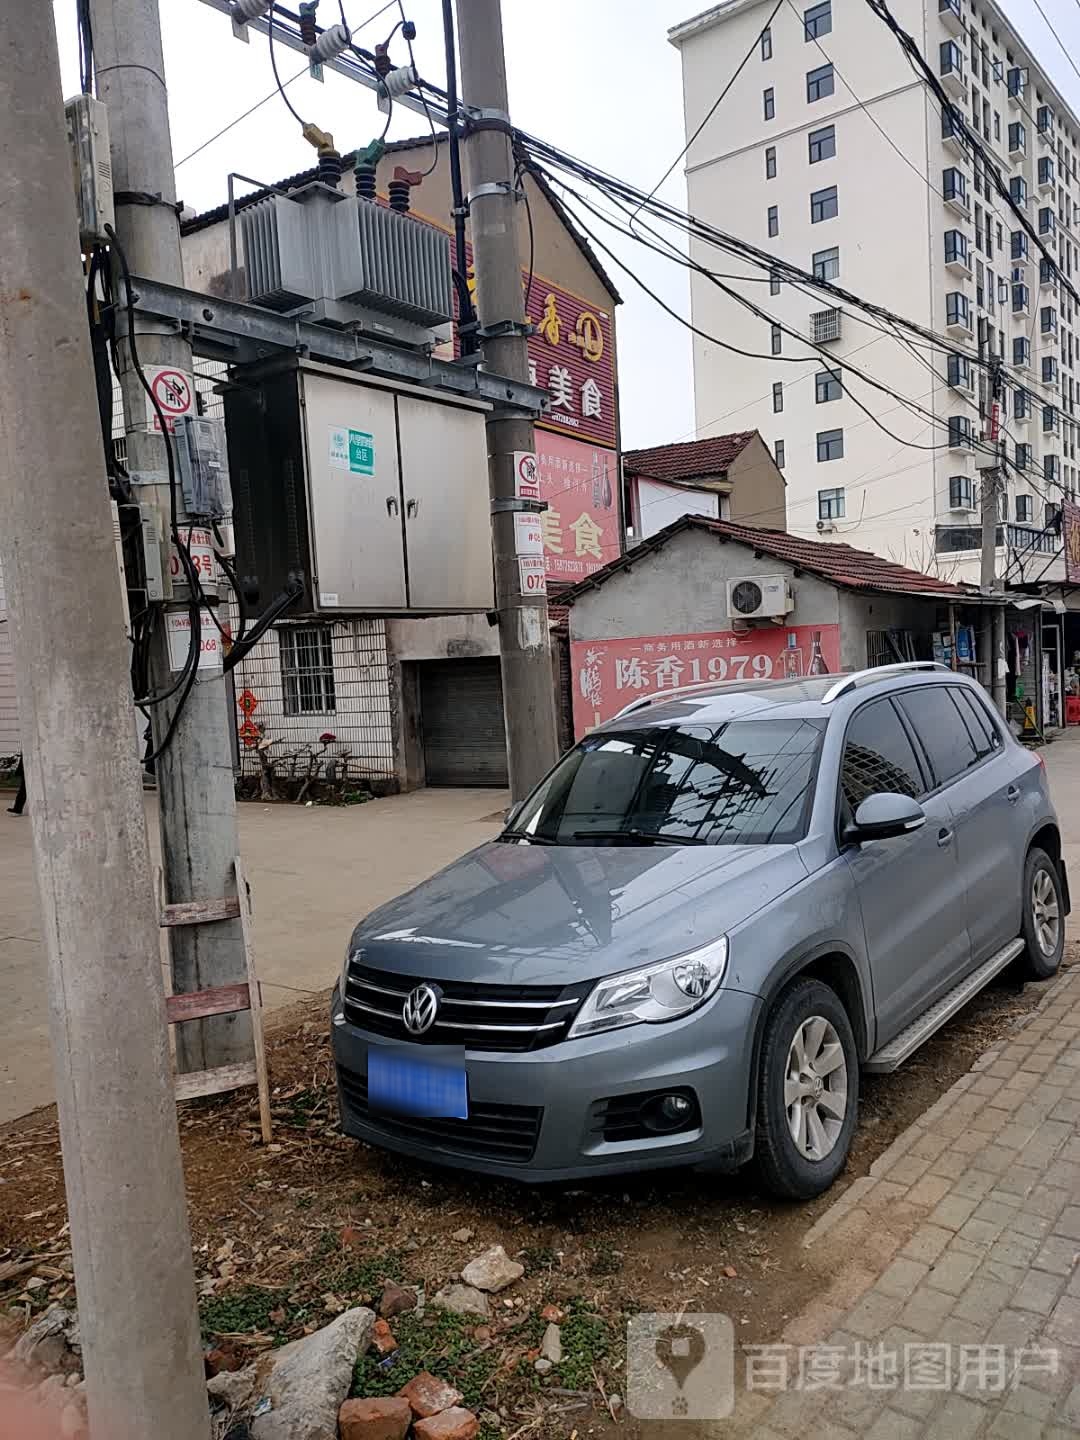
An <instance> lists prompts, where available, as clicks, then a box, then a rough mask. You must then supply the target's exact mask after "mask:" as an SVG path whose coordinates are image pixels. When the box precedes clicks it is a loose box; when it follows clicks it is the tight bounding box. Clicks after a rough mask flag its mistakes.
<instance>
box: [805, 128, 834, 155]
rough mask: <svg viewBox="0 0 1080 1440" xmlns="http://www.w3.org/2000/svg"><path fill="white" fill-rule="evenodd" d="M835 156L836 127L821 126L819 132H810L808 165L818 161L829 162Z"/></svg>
mask: <svg viewBox="0 0 1080 1440" xmlns="http://www.w3.org/2000/svg"><path fill="white" fill-rule="evenodd" d="M835 154H836V126H835V125H823V126H822V127H821V129H820V130H811V131H810V164H811V165H816V164H817V163H818V161H819V160H831V159H832V158H833V156H834V155H835Z"/></svg>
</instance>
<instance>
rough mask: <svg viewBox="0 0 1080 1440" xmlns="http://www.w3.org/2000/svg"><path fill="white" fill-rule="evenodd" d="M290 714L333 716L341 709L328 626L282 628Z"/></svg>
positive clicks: (284, 681)
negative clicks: (336, 689) (336, 690)
mask: <svg viewBox="0 0 1080 1440" xmlns="http://www.w3.org/2000/svg"><path fill="white" fill-rule="evenodd" d="M278 644H279V646H280V652H281V682H282V688H283V690H284V693H285V714H286V715H330V714H332V713H333V712H334V710H336V708H337V697H336V694H335V690H334V650H333V645H332V643H331V638H330V628H329V626H327V625H305V626H291V625H283V626H281V627H280V628H279V630H278Z"/></svg>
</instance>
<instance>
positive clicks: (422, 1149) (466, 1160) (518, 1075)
mask: <svg viewBox="0 0 1080 1440" xmlns="http://www.w3.org/2000/svg"><path fill="white" fill-rule="evenodd" d="M761 1003H762V1002H761V1000H760V998H759V997H757V996H755V995H747V994H744V993H743V992H741V991H735V990H731V991H729V990H722V991H721V992H720V993H719V994H718V995H717V996H716V997H715V999H714V1000H712V1001H711V1002H710V1003H709V1004H708V1005H707V1006H705V1007H704V1008H703V1009H702V1010H700V1011H698V1012H696V1013H695V1014H693V1015H690V1016H688V1017H687V1018H686V1019H685V1020H681V1021H674V1022H671V1023H669V1024H666V1025H655V1026H653V1025H635V1026H628V1027H627V1028H625V1029H622V1030H613V1031H611V1032H610V1033H608V1034H606V1035H597V1036H590V1037H587V1038H583V1039H580V1040H567V1041H564V1042H562V1043H561V1044H557V1045H552V1046H550V1047H548V1048H547V1049H541V1050H537V1051H534V1052H531V1053H524V1054H497V1053H492V1052H490V1051H466V1052H465V1068H466V1070H467V1072H468V1093H469V1106H470V1120H469V1121H466V1122H460V1123H458V1124H456V1125H452V1126H444V1127H440V1126H439V1124H438V1122H431V1123H428V1124H425V1122H424V1121H421V1120H411V1121H409V1122H406V1123H402V1122H400V1121H399V1120H397V1119H396V1118H395V1117H390V1116H384V1115H373V1114H372V1113H371V1112H370V1111H369V1110H368V1108H367V1105H366V1100H365V1099H364V1096H365V1094H366V1077H367V1056H368V1049H369V1047H373V1046H378V1045H384V1044H386V1043H387V1042H386V1041H384V1040H383V1039H382V1037H378V1036H373V1035H368V1034H367V1033H366V1032H365V1031H363V1030H361V1029H359V1028H358V1027H357V1026H355V1025H352V1024H350V1023H349V1022H348V1021H346V1020H345V1018H344V1016H343V1014H342V1012H341V1001H340V997H339V993H338V991H337V990H335V991H334V996H333V1000H332V1010H331V1016H332V1020H333V1024H332V1025H331V1034H332V1042H333V1052H334V1061H335V1065H336V1067H337V1078H338V1098H339V1101H340V1105H341V1120H342V1127H343V1129H344V1130H345V1133H346V1134H348V1135H352V1136H354V1137H355V1138H356V1139H358V1140H365V1141H367V1142H369V1143H370V1144H372V1145H378V1146H381V1147H383V1148H385V1149H388V1150H394V1151H398V1152H399V1153H401V1154H405V1155H412V1156H415V1157H416V1158H417V1159H421V1160H427V1161H432V1162H435V1163H437V1164H443V1165H453V1166H455V1167H456V1168H462V1169H469V1170H476V1171H479V1172H481V1173H483V1174H487V1175H498V1176H503V1177H505V1178H507V1179H516V1180H524V1181H530V1182H542V1181H553V1180H572V1179H580V1178H583V1177H585V1176H589V1175H602V1174H615V1173H619V1172H625V1171H637V1170H644V1169H654V1168H659V1167H663V1166H671V1165H700V1164H708V1165H709V1166H710V1167H711V1168H715V1169H718V1170H723V1169H735V1168H737V1167H738V1166H739V1165H740V1164H742V1163H743V1162H744V1161H745V1160H747V1159H749V1157H750V1155H751V1153H752V1151H753V1131H752V1128H751V1126H750V1122H749V1116H750V1115H751V1113H752V1109H753V1107H752V1104H751V1095H750V1090H751V1081H752V1070H753V1051H754V1035H755V1030H756V1027H757V1022H758V1018H759V1009H760V1006H761ZM396 1048H399V1049H400V1048H402V1047H400V1046H398V1047H396ZM405 1048H409V1047H405ZM415 1049H416V1052H417V1055H418V1056H419V1057H422V1056H423V1054H424V1051H425V1049H426V1047H425V1046H422V1045H417V1046H416V1047H415ZM669 1089H670V1090H679V1091H687V1090H689V1091H692V1092H693V1093H694V1095H695V1096H696V1098H697V1102H698V1106H699V1110H700V1122H699V1123H696V1124H695V1125H694V1127H693V1128H692V1129H688V1130H686V1131H680V1132H679V1133H677V1134H655V1135H649V1136H648V1137H646V1138H641V1139H629V1140H605V1138H604V1136H603V1133H602V1119H601V1116H602V1113H603V1111H602V1102H604V1101H607V1100H611V1099H617V1098H618V1097H620V1096H627V1095H632V1094H637V1093H638V1092H654V1091H667V1090H669ZM503 1111H505V1112H506V1113H507V1114H511V1113H512V1114H513V1116H514V1120H513V1123H514V1124H515V1125H517V1126H522V1125H524V1123H525V1122H524V1121H523V1120H522V1119H521V1117H522V1116H523V1115H525V1114H526V1112H528V1114H529V1115H530V1116H531V1117H533V1118H532V1120H531V1121H530V1124H531V1126H532V1128H531V1129H530V1130H529V1143H523V1142H522V1141H521V1140H519V1141H518V1142H517V1143H516V1152H515V1153H513V1154H510V1153H509V1152H508V1153H507V1154H505V1155H502V1154H500V1153H498V1152H499V1143H498V1131H499V1114H500V1113H501V1112H503ZM474 1118H475V1122H476V1124H477V1127H478V1131H479V1128H480V1126H481V1125H482V1126H483V1129H484V1135H485V1137H486V1138H485V1139H484V1140H483V1142H482V1143H479V1142H478V1134H475V1133H470V1129H469V1127H470V1124H471V1123H473V1122H474ZM440 1128H441V1129H442V1130H443V1131H444V1132H445V1131H447V1130H450V1131H452V1132H453V1133H451V1134H446V1133H441V1134H440V1133H438V1132H439V1130H440ZM526 1128H527V1127H526ZM425 1130H427V1131H429V1132H430V1133H425ZM533 1135H535V1145H532V1146H531V1151H530V1144H531V1137H532V1136H533Z"/></svg>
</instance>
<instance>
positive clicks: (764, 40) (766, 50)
mask: <svg viewBox="0 0 1080 1440" xmlns="http://www.w3.org/2000/svg"><path fill="white" fill-rule="evenodd" d="M761 58H762V60H771V59H772V30H771V29H770V28H769V26H768V25H766V26H765V29H764V30H762V32H761Z"/></svg>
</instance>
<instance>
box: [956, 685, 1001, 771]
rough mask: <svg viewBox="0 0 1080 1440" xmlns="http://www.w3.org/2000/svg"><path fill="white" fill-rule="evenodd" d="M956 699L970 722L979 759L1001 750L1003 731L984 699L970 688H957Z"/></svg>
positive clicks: (969, 726)
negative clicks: (983, 701) (979, 697)
mask: <svg viewBox="0 0 1080 1440" xmlns="http://www.w3.org/2000/svg"><path fill="white" fill-rule="evenodd" d="M955 699H956V703H957V704H958V705H959V706H960V710H961V712H962V713H963V715H964V718H965V719H966V720H967V722H968V729H969V730H970V731H971V738H972V739H973V740H974V741H975V749H976V752H977V753H978V756H979V759H980V760H981V759H983V757H984V756H986V755H992V754H993V752H994V751H995V750H1000V749H1001V732H1000V730H998V728H997V724H996V723H995V721H994V720H993V718H992V717H991V715H990V712H989V710H987V708H986V706H985V705H984V704H983V703H982V701H981V700H979V699H978V698H977V697H976V696H975V695H973V694H972V693H971V691H970V690H960V689H957V690H956V692H955Z"/></svg>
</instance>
